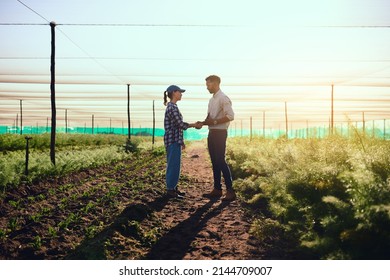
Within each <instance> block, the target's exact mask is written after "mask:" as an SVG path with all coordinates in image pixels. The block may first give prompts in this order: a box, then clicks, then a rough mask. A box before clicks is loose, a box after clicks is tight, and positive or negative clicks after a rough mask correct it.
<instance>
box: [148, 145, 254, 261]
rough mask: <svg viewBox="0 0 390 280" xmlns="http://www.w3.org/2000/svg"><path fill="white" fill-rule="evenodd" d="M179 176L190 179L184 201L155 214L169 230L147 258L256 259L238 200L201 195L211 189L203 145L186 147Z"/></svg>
mask: <svg viewBox="0 0 390 280" xmlns="http://www.w3.org/2000/svg"><path fill="white" fill-rule="evenodd" d="M182 175H183V176H188V177H190V178H193V180H191V181H192V183H191V184H190V185H188V186H185V187H184V186H182V187H181V190H183V191H185V192H186V196H185V200H183V201H177V202H175V203H170V204H169V205H167V207H165V208H164V209H163V210H162V211H161V212H159V213H158V215H159V216H160V217H161V218H162V219H163V220H165V221H166V222H167V223H170V224H171V225H172V226H171V229H170V230H169V232H167V233H166V234H165V235H164V236H163V237H162V238H160V240H159V241H158V242H157V243H156V244H155V245H154V246H153V248H152V250H151V251H150V252H149V254H148V258H150V259H255V258H260V257H261V256H260V255H259V250H258V247H257V246H256V245H255V243H256V242H255V241H254V240H253V238H251V236H250V235H249V233H248V231H249V228H250V224H249V222H248V221H247V219H246V218H245V216H244V212H243V210H242V208H241V206H240V203H239V202H238V201H233V202H230V203H226V202H222V201H221V200H209V199H207V198H203V197H202V194H203V193H207V192H210V191H211V190H212V186H213V178H212V170H211V163H210V160H209V156H208V154H207V150H206V148H205V145H204V144H203V143H194V144H193V145H191V146H190V147H188V148H186V150H185V152H184V153H183V158H182Z"/></svg>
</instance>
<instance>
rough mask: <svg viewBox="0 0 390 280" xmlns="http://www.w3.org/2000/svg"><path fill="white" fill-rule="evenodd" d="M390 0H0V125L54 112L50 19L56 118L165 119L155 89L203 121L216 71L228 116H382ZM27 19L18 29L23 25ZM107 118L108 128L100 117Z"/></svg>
mask: <svg viewBox="0 0 390 280" xmlns="http://www.w3.org/2000/svg"><path fill="white" fill-rule="evenodd" d="M389 11H390V0H327V1H324V0H296V1H291V0H276V1H270V0H264V1H263V0H240V1H226V0H225V1H219V0H217V1H215V0H214V1H210V0H196V1H195V0H194V1H192V0H190V1H176V0H165V1H157V0H155V1H151V0H145V1H140V0H134V1H133V0H110V1H103V0H88V1H79V0H66V1H65V0H62V1H59V0H22V1H17V0H0V38H1V43H0V125H13V123H14V121H15V119H16V115H17V113H18V111H19V100H20V99H23V108H24V112H23V115H24V122H25V124H26V125H27V124H30V125H36V124H37V123H38V124H40V125H46V119H47V117H49V116H50V87H49V83H50V40H51V38H50V26H49V22H50V21H55V22H56V23H57V27H56V96H57V114H58V124H57V125H58V126H62V125H63V119H64V112H65V109H67V110H68V116H69V121H70V125H71V126H72V125H73V126H77V125H80V126H84V124H85V123H87V125H90V123H91V115H92V114H94V115H95V117H96V118H99V119H100V122H101V124H100V126H104V125H105V123H106V125H107V124H108V122H109V119H110V118H111V120H112V122H113V123H114V125H116V126H119V127H120V126H121V123H122V122H123V121H125V122H126V120H127V115H126V112H127V111H126V104H127V100H126V97H127V84H131V87H130V90H131V96H132V101H131V118H132V121H133V124H134V126H136V127H138V126H143V127H145V126H151V122H152V111H151V110H152V102H153V100H155V107H156V111H157V112H156V118H157V126H159V127H162V125H163V122H162V121H163V113H164V110H165V107H164V105H163V99H162V98H163V92H164V90H165V89H166V87H167V86H169V85H170V84H177V85H178V86H180V87H182V88H185V89H186V90H187V91H186V93H185V94H184V96H183V100H182V101H180V102H179V103H178V105H179V108H180V110H181V112H182V114H183V116H184V119H185V120H186V121H189V122H192V121H196V120H203V119H204V117H205V116H206V111H207V103H208V99H209V98H210V94H209V93H208V92H207V90H206V87H205V81H204V79H205V77H207V76H208V75H210V74H217V75H219V76H220V77H221V78H222V84H221V88H222V90H223V91H224V92H225V93H226V94H227V95H228V96H230V98H231V99H232V102H233V108H234V110H235V113H236V121H237V122H241V121H243V122H244V124H249V118H250V117H251V116H252V117H253V120H254V125H255V127H256V126H257V127H261V126H262V118H263V112H265V115H266V126H267V127H268V128H271V127H272V128H276V129H278V127H280V126H281V125H282V126H284V109H285V107H284V106H285V102H287V106H288V114H289V120H290V121H291V122H292V124H293V126H295V127H299V126H306V124H307V121H308V122H310V123H311V124H312V125H322V124H326V123H327V122H328V121H329V118H330V95H331V85H332V84H334V96H335V114H336V115H335V118H336V120H337V121H346V120H347V119H351V120H353V121H358V120H361V118H362V112H363V111H364V112H365V117H366V119H367V120H374V119H376V120H383V119H385V118H386V119H390V87H389V86H390V14H389ZM20 24H26V25H20ZM107 126H108V125H107Z"/></svg>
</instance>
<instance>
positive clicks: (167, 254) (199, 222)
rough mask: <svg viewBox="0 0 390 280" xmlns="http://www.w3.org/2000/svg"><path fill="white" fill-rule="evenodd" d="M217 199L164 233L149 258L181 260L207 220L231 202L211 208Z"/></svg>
mask: <svg viewBox="0 0 390 280" xmlns="http://www.w3.org/2000/svg"><path fill="white" fill-rule="evenodd" d="M215 202H216V200H210V201H209V202H207V203H206V204H204V205H203V206H202V207H200V208H198V209H197V210H196V212H195V213H193V214H192V215H191V216H190V217H189V218H188V219H186V220H184V221H182V222H181V223H179V224H178V225H176V226H175V227H173V228H172V229H170V230H169V231H168V232H167V233H166V234H165V235H163V236H162V237H161V238H160V239H159V240H158V241H157V242H156V243H155V244H154V245H153V247H152V248H151V250H150V251H149V253H148V254H147V255H146V256H145V259H147V260H180V259H183V257H184V256H185V255H186V253H187V252H188V251H189V249H190V248H191V246H190V245H191V243H192V242H193V241H194V240H195V237H196V236H197V235H198V233H199V232H200V231H201V230H202V229H203V228H204V227H205V225H206V224H207V222H208V221H209V220H210V219H211V218H213V217H215V216H217V215H218V214H220V213H221V211H222V209H223V208H225V207H226V206H227V205H229V202H221V203H220V204H219V205H218V206H217V207H215V208H214V209H212V210H210V209H211V207H212V205H213V204H214V203H215Z"/></svg>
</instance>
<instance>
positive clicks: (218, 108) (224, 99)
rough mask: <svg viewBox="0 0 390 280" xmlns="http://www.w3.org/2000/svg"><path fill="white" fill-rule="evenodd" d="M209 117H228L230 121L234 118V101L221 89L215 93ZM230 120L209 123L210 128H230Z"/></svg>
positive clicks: (209, 108) (211, 99) (215, 118)
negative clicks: (213, 123)
mask: <svg viewBox="0 0 390 280" xmlns="http://www.w3.org/2000/svg"><path fill="white" fill-rule="evenodd" d="M207 113H208V117H209V119H212V120H217V119H222V118H223V117H228V119H229V120H230V121H232V120H234V112H233V108H232V101H231V100H230V98H229V97H228V96H227V95H225V94H224V93H223V92H222V91H221V90H219V91H218V92H216V93H214V94H213V97H211V98H210V101H209V106H208V112H207ZM229 124H230V122H226V123H220V124H215V125H209V129H228V127H229Z"/></svg>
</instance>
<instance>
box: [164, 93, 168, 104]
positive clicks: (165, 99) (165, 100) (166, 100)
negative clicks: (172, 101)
mask: <svg viewBox="0 0 390 280" xmlns="http://www.w3.org/2000/svg"><path fill="white" fill-rule="evenodd" d="M167 103H168V99H167V91H164V106H167Z"/></svg>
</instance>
